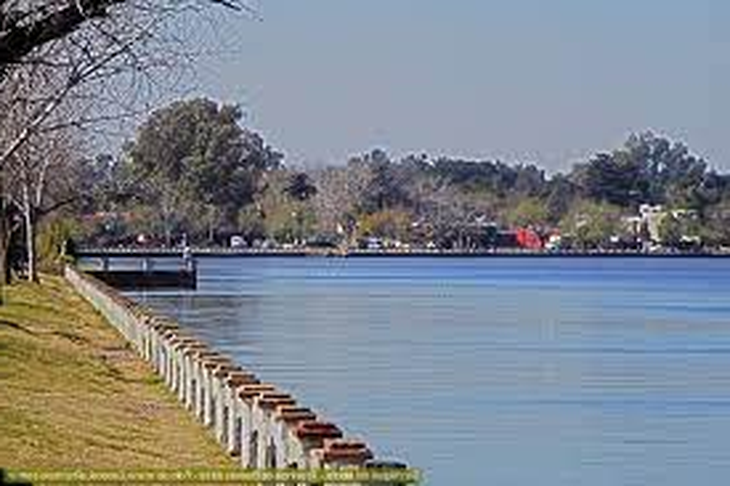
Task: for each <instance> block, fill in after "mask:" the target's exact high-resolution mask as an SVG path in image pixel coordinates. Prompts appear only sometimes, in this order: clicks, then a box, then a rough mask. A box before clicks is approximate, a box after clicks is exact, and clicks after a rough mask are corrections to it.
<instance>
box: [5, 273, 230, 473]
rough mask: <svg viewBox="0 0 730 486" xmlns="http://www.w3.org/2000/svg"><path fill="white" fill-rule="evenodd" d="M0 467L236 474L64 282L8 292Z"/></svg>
mask: <svg viewBox="0 0 730 486" xmlns="http://www.w3.org/2000/svg"><path fill="white" fill-rule="evenodd" d="M6 297H7V303H6V305H4V306H1V307H0V437H1V438H2V440H0V466H4V467H15V468H18V467H42V468H67V467H86V468H116V467H128V468H131V467H134V468H139V467H166V468H169V467H219V466H230V465H232V464H233V463H232V461H231V460H230V459H228V458H227V457H226V456H225V454H224V453H223V451H222V450H221V448H220V447H219V446H218V445H217V444H216V442H215V441H214V439H213V437H212V435H211V434H210V433H209V432H208V431H206V430H205V429H204V428H203V427H202V426H201V425H199V424H198V423H197V422H196V421H195V420H194V419H193V418H192V416H191V415H189V414H188V413H187V412H186V411H185V410H184V409H183V408H182V406H181V405H180V404H179V403H178V402H177V400H176V399H175V397H173V395H172V394H171V393H170V392H169V391H168V390H167V389H166V388H165V387H164V385H163V384H162V383H161V381H160V380H159V379H158V378H157V377H156V375H154V374H153V373H152V371H151V370H150V368H149V367H148V366H147V365H146V364H145V363H144V362H143V361H142V360H141V359H140V358H138V357H137V355H136V354H135V353H134V352H133V350H132V349H131V348H130V346H128V345H127V344H126V342H125V341H124V339H123V338H122V337H121V336H120V335H119V334H118V333H117V332H116V331H115V330H114V328H112V327H111V325H110V324H108V323H107V322H106V321H105V320H104V318H103V317H102V316H101V315H100V314H98V313H97V312H95V311H94V309H93V308H92V307H91V306H90V305H89V304H88V303H87V302H86V301H84V300H83V298H81V297H80V296H79V295H77V294H76V293H75V292H74V291H73V290H72V289H71V288H70V287H69V286H68V285H67V284H66V282H65V281H64V280H63V279H61V278H57V277H45V278H43V279H42V283H41V284H29V283H20V284H17V285H14V286H12V287H9V288H7V289H6Z"/></svg>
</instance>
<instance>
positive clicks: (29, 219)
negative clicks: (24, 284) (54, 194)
mask: <svg viewBox="0 0 730 486" xmlns="http://www.w3.org/2000/svg"><path fill="white" fill-rule="evenodd" d="M33 209H34V208H33V203H32V202H31V200H30V192H29V191H28V188H27V186H26V187H24V189H23V222H24V223H25V246H26V251H27V252H28V281H29V282H38V265H37V264H38V255H36V251H35V217H34V214H33V213H34V211H33Z"/></svg>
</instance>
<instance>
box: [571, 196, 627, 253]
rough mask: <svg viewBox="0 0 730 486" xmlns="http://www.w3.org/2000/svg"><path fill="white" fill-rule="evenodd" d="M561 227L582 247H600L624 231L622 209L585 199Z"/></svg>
mask: <svg viewBox="0 0 730 486" xmlns="http://www.w3.org/2000/svg"><path fill="white" fill-rule="evenodd" d="M561 227H562V230H563V232H564V233H565V234H567V235H572V236H573V238H574V239H575V241H576V243H577V244H578V246H580V247H581V248H584V249H590V248H599V247H601V246H603V245H605V244H606V243H607V242H608V241H609V239H610V238H611V237H612V236H616V235H619V234H620V233H621V232H622V231H623V228H622V225H621V210H620V208H618V207H616V206H613V205H610V204H607V203H596V202H592V201H583V202H582V203H580V204H578V205H576V207H574V208H573V209H572V210H571V211H570V212H569V213H568V215H567V216H566V217H565V218H564V219H563V221H562V223H561Z"/></svg>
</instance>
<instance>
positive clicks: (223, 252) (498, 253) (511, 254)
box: [76, 247, 730, 259]
mask: <svg viewBox="0 0 730 486" xmlns="http://www.w3.org/2000/svg"><path fill="white" fill-rule="evenodd" d="M182 255H183V250H182V249H177V248H87V249H81V250H79V251H78V252H77V253H76V256H77V257H78V258H101V259H104V258H156V257H159V258H163V257H182ZM190 255H191V256H192V257H194V258H206V257H208V258H220V257H233V258H272V257H281V258H303V257H317V258H321V257H327V258H674V259H677V258H679V259H681V258H730V251H702V252H680V251H661V252H660V251H658V252H645V251H623V250H615V251H614V250H595V251H544V250H537V251H536V250H479V251H477V250H475V251H464V250H426V249H413V250H347V251H342V250H337V249H314V248H308V249H278V250H252V249H231V248H195V247H194V248H191V249H190Z"/></svg>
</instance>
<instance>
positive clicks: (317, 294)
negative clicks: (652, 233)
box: [137, 258, 730, 486]
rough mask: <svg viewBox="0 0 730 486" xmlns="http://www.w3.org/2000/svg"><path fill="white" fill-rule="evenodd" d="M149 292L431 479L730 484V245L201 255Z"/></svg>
mask: <svg viewBox="0 0 730 486" xmlns="http://www.w3.org/2000/svg"><path fill="white" fill-rule="evenodd" d="M200 270H201V274H200V289H199V290H198V291H196V292H180V293H172V294H170V293H167V294H159V293H157V294H152V293H148V294H144V295H142V294H139V295H138V296H137V297H138V298H139V299H140V300H141V301H144V302H145V303H147V304H148V305H150V306H151V307H153V308H156V309H158V310H161V311H163V312H165V313H167V314H169V315H172V316H174V317H176V318H178V319H179V320H180V321H181V322H182V323H184V324H185V325H187V326H189V327H190V328H191V329H192V330H194V331H195V332H196V333H197V334H198V335H199V336H200V337H202V338H203V339H206V340H208V341H209V342H210V343H211V344H213V345H214V346H216V347H218V348H220V349H221V350H222V351H223V352H226V353H229V354H231V355H232V356H234V357H235V358H236V359H237V360H238V361H239V362H240V363H241V364H242V365H245V366H248V367H250V368H251V369H253V370H254V371H256V372H257V373H258V374H259V375H260V376H261V378H262V379H264V380H267V381H272V382H274V383H277V384H279V385H280V386H281V387H282V388H283V389H285V390H287V391H291V392H293V393H294V394H296V396H297V397H298V398H299V400H300V402H301V403H302V404H304V405H306V406H311V407H312V408H313V409H315V410H316V411H318V412H320V413H321V414H322V415H323V416H324V417H325V418H327V419H331V420H334V421H336V422H337V423H339V424H340V425H341V426H342V427H343V428H344V429H345V430H346V431H347V432H348V433H349V435H351V436H356V437H362V438H364V439H366V440H367V441H368V442H369V443H370V444H371V446H372V447H373V448H374V450H375V451H376V453H377V454H378V455H379V456H385V457H387V458H395V459H400V460H403V461H406V462H407V463H409V464H411V465H414V466H416V467H419V468H422V469H423V470H424V473H425V475H426V477H427V481H426V484H429V485H451V484H474V485H481V484H495V485H497V484H498V485H535V484H540V485H566V484H570V485H591V486H600V485H606V486H609V485H610V486H614V485H619V484H620V485H647V484H657V485H659V484H661V485H662V486H671V485H687V484H692V483H693V482H694V483H697V482H701V483H702V484H716V485H720V484H723V485H724V484H726V483H727V481H728V477H730V299H728V296H729V295H730V260H699V259H691V260H637V259H626V260H623V259H565V260H563V259H544V260H543V259H425V258H424V259H388V258H382V259H325V258H302V259H275V258H271V259H203V260H201V262H200Z"/></svg>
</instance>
